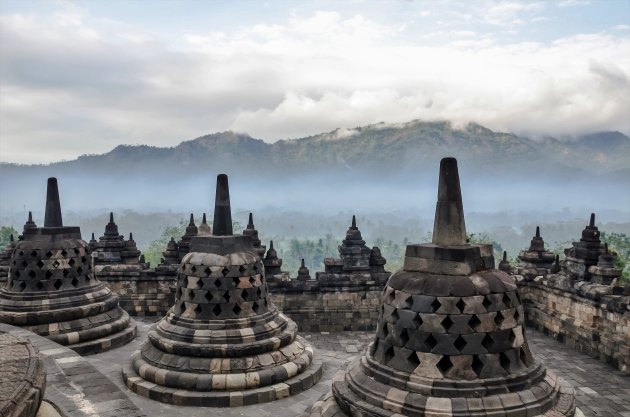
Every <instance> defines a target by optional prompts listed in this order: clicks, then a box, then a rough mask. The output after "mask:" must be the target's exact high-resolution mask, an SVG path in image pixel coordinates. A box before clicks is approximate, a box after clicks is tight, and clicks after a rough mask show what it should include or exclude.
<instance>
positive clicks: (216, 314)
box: [123, 174, 321, 407]
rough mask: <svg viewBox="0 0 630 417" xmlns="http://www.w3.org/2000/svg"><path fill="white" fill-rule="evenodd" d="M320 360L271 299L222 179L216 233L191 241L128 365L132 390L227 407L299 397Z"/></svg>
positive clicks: (181, 402)
mask: <svg viewBox="0 0 630 417" xmlns="http://www.w3.org/2000/svg"><path fill="white" fill-rule="evenodd" d="M320 376H321V362H320V361H315V360H314V358H313V349H312V348H311V346H310V345H309V344H308V343H307V342H306V341H305V340H304V339H302V338H301V337H299V336H297V325H296V324H295V323H294V322H293V321H292V320H290V319H289V318H287V317H286V316H285V315H284V314H282V313H281V312H280V311H278V310H277V309H276V307H275V306H274V305H273V304H272V303H271V302H270V301H269V300H268V296H267V283H266V281H265V270H264V267H263V263H262V260H261V259H260V256H259V254H258V252H257V250H256V248H254V246H253V244H252V240H251V236H248V235H242V234H234V233H233V230H232V215H231V209H230V194H229V189H228V178H227V176H226V175H223V174H222V175H219V176H218V178H217V189H216V200H215V209H214V222H213V225H212V235H207V236H204V235H197V236H194V237H192V239H191V242H190V251H189V252H188V254H187V255H186V256H184V258H183V259H182V262H181V264H180V267H179V271H178V282H177V289H176V292H175V305H174V306H173V307H172V308H171V309H170V310H169V311H168V313H167V314H166V316H165V317H164V318H163V319H162V320H160V322H158V324H157V325H156V326H155V327H154V328H153V329H152V330H151V331H150V332H149V335H148V340H147V341H146V342H145V343H144V345H143V346H142V348H141V350H139V351H137V352H135V353H134V354H133V356H132V358H131V363H130V364H128V365H127V366H125V367H124V368H123V377H124V379H125V381H126V383H127V386H128V387H129V388H130V389H131V390H133V391H134V392H136V393H138V394H140V395H144V396H147V397H149V398H151V399H155V400H158V401H162V402H167V403H173V404H179V405H198V406H213V407H230V406H237V405H249V404H256V403H261V402H266V401H272V400H275V399H279V398H282V397H286V396H288V395H293V394H296V393H299V392H301V391H303V390H305V389H307V388H309V387H310V386H312V385H313V384H315V383H316V382H317V381H318V380H319V378H320Z"/></svg>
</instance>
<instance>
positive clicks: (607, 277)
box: [588, 243, 622, 285]
mask: <svg viewBox="0 0 630 417" xmlns="http://www.w3.org/2000/svg"><path fill="white" fill-rule="evenodd" d="M588 272H589V274H591V280H592V281H593V282H594V283H595V284H602V285H610V284H611V283H612V282H613V281H614V280H615V279H619V278H620V277H621V273H622V270H621V269H620V268H615V257H614V255H613V254H612V253H611V252H610V251H609V250H608V244H607V243H605V244H604V252H603V253H602V254H601V255H599V258H598V260H597V265H593V266H589V268H588Z"/></svg>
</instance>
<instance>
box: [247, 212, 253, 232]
mask: <svg viewBox="0 0 630 417" xmlns="http://www.w3.org/2000/svg"><path fill="white" fill-rule="evenodd" d="M247 228H248V229H254V215H253V214H252V213H249V220H248V221H247Z"/></svg>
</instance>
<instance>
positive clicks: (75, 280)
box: [70, 277, 79, 287]
mask: <svg viewBox="0 0 630 417" xmlns="http://www.w3.org/2000/svg"><path fill="white" fill-rule="evenodd" d="M70 283H71V284H72V286H73V287H77V286H78V285H79V280H78V279H77V277H74V278H72V281H71V282H70Z"/></svg>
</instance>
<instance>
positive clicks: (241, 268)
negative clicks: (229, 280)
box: [238, 265, 247, 274]
mask: <svg viewBox="0 0 630 417" xmlns="http://www.w3.org/2000/svg"><path fill="white" fill-rule="evenodd" d="M245 271H247V268H245V265H241V266H239V267H238V272H240V273H241V274H242V273H243V272H245Z"/></svg>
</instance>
